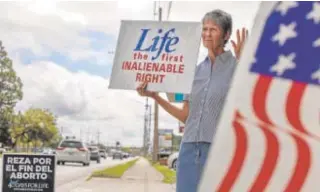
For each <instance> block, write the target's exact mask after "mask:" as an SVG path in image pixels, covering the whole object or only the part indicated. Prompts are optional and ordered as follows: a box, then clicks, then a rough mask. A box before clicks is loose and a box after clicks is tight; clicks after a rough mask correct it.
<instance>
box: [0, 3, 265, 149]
mask: <svg viewBox="0 0 320 192" xmlns="http://www.w3.org/2000/svg"><path fill="white" fill-rule="evenodd" d="M159 4H160V6H162V7H163V19H164V20H170V21H201V18H202V17H203V15H204V14H205V13H206V12H208V11H211V10H213V9H216V8H219V9H222V10H225V11H227V12H229V13H230V14H231V15H232V17H233V23H234V25H233V28H234V31H233V34H232V36H231V38H232V39H235V30H236V29H238V28H240V27H246V28H248V29H249V33H250V30H251V28H252V25H253V22H254V18H255V15H256V13H257V11H258V8H259V2H255V1H252V2H249V1H246V2H225V1H216V2H208V1H203V2H201V1H196V2H191V1H188V2H184V1H174V2H173V3H172V7H171V11H170V15H168V7H169V6H168V5H169V2H168V1H161V2H159V1H157V6H158V5H159ZM153 11H154V2H153V1H146V0H139V2H138V1H131V0H120V1H104V2H103V1H96V2H95V1H87V2H85V1H78V2H64V1H21V2H18V1H17V2H0V25H1V28H0V40H2V42H3V45H4V46H5V48H6V50H7V52H8V54H9V57H10V58H11V59H12V60H13V65H14V68H15V70H16V72H17V74H18V76H19V77H21V79H22V82H23V85H24V86H23V92H24V97H23V100H22V101H20V102H19V103H18V104H17V106H16V110H17V111H24V110H26V109H28V108H29V107H41V108H47V109H50V110H51V111H52V112H53V113H54V114H56V115H57V116H58V126H59V128H60V127H62V130H63V133H64V134H65V135H75V136H77V137H80V133H82V136H83V139H88V138H89V139H96V135H97V132H98V130H99V132H101V134H100V141H101V142H103V143H105V144H108V145H111V144H115V142H116V141H120V142H121V143H122V145H126V146H142V136H143V123H144V122H143V116H144V104H145V98H142V97H139V96H138V95H137V93H136V92H135V91H133V90H132V91H130V90H113V89H112V90H111V89H108V83H109V78H110V75H111V70H112V65H113V56H114V55H113V53H114V51H115V50H116V43H117V39H118V31H119V28H120V22H121V20H154V19H157V16H155V15H154V13H153ZM230 47H231V46H230V44H228V45H227V46H226V48H227V49H230ZM205 56H206V51H205V49H204V48H203V46H202V45H201V47H200V53H199V60H201V59H202V58H204V57H205ZM162 96H164V97H165V95H164V94H162ZM149 103H150V100H149ZM152 103H153V101H152ZM177 105H178V106H180V105H179V104H177ZM152 124H153V122H152ZM159 128H166V129H173V130H174V132H175V133H177V131H178V121H177V120H175V119H174V118H173V117H171V116H170V115H169V114H168V113H166V112H165V111H164V110H163V109H161V108H160V111H159ZM81 130H82V131H81Z"/></svg>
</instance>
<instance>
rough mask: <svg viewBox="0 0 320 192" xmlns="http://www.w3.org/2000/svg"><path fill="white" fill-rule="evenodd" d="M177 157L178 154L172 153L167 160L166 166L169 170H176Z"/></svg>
mask: <svg viewBox="0 0 320 192" xmlns="http://www.w3.org/2000/svg"><path fill="white" fill-rule="evenodd" d="M178 156H179V152H175V153H172V154H171V155H170V156H169V158H168V160H167V164H168V167H169V168H170V169H174V170H177V162H178V161H177V160H178Z"/></svg>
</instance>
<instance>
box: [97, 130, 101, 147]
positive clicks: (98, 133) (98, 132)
mask: <svg viewBox="0 0 320 192" xmlns="http://www.w3.org/2000/svg"><path fill="white" fill-rule="evenodd" d="M100 134H101V132H100V130H99V128H98V131H97V142H98V143H97V144H98V145H99V144H100Z"/></svg>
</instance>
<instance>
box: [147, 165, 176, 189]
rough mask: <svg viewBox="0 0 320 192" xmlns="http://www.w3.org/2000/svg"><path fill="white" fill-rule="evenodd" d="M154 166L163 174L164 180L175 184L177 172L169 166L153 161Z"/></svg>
mask: <svg viewBox="0 0 320 192" xmlns="http://www.w3.org/2000/svg"><path fill="white" fill-rule="evenodd" d="M152 166H153V167H154V168H155V169H156V170H158V171H159V172H160V173H161V174H162V175H163V180H162V182H164V183H167V184H173V183H175V182H176V172H175V171H173V170H171V169H169V168H168V167H167V166H163V165H160V164H159V163H154V164H153V163H152Z"/></svg>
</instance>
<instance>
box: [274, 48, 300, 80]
mask: <svg viewBox="0 0 320 192" xmlns="http://www.w3.org/2000/svg"><path fill="white" fill-rule="evenodd" d="M295 57H296V54H295V53H291V54H290V55H288V56H285V55H280V56H279V58H278V62H277V63H276V64H274V65H273V66H272V67H271V69H270V71H271V72H276V73H277V75H278V76H279V75H282V74H283V73H284V72H285V71H286V70H288V69H294V68H295V67H296V64H295V63H294V62H293V61H292V60H293V59H294V58H295Z"/></svg>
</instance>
